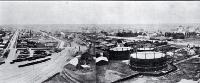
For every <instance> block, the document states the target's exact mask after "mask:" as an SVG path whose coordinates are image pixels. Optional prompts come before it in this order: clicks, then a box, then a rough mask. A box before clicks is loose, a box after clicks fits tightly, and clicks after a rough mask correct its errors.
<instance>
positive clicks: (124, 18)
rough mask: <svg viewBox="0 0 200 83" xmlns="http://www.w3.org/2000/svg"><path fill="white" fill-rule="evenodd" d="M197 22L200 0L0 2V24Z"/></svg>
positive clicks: (199, 19)
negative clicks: (186, 0) (187, 0)
mask: <svg viewBox="0 0 200 83" xmlns="http://www.w3.org/2000/svg"><path fill="white" fill-rule="evenodd" d="M199 22H200V2H199V1H197V2H195V1H191V2H185V1H178V2H175V1H172V2H168V1H162V2H157V1H152V2H151V1H148V2H144V1H143V2H139V1H136V2H134V1H131V2H128V1H126V2H123V1H119V2H113V1H112V2H109V1H106V2H103V1H96V2H94V1H93V2H92V1H84V2H78V1H51V2H50V1H49V2H48V1H33V2H30V1H29V2H28V1H18V2H17V1H13V2H12V1H8V2H5V1H2V2H0V24H158V23H160V24H162V23H199Z"/></svg>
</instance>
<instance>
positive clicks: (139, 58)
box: [130, 51, 167, 71]
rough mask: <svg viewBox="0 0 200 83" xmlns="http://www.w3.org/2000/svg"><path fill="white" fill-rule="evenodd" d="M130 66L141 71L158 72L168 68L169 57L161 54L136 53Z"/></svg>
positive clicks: (131, 57)
mask: <svg viewBox="0 0 200 83" xmlns="http://www.w3.org/2000/svg"><path fill="white" fill-rule="evenodd" d="M130 66H131V68H132V69H134V70H139V71H157V70H161V69H163V68H165V67H166V66H167V57H166V56H165V54H164V53H160V52H152V51H145V52H136V53H132V54H131V55H130Z"/></svg>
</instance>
